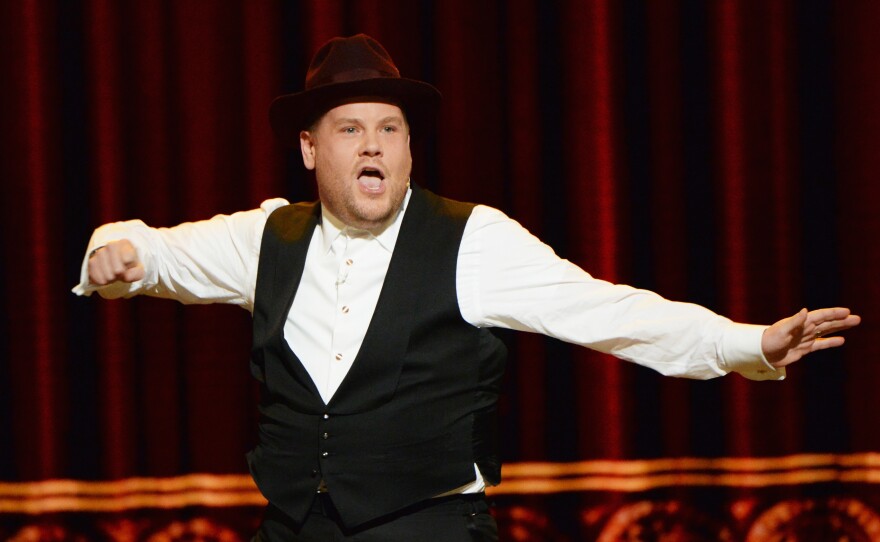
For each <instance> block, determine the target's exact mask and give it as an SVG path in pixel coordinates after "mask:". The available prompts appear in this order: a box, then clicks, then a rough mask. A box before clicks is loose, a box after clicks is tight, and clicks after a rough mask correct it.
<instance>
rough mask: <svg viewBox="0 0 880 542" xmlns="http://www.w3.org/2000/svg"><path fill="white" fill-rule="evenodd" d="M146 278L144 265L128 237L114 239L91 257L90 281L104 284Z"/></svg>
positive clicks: (99, 284) (98, 284)
mask: <svg viewBox="0 0 880 542" xmlns="http://www.w3.org/2000/svg"><path fill="white" fill-rule="evenodd" d="M142 278H144V266H143V265H142V264H141V262H140V260H139V259H138V255H137V250H135V248H134V245H132V244H131V242H130V241H129V240H128V239H121V240H119V241H112V242H110V243H107V244H106V245H104V246H103V247H101V248H99V249H97V250H95V251H94V252H93V253H92V255H91V257H89V282H90V283H91V284H95V285H97V286H104V285H107V284H110V283H113V282H117V281H122V282H135V281H138V280H141V279H142Z"/></svg>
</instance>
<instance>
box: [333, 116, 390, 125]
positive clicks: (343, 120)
mask: <svg viewBox="0 0 880 542" xmlns="http://www.w3.org/2000/svg"><path fill="white" fill-rule="evenodd" d="M394 122H396V123H399V124H403V123H404V121H403V117H402V116H400V115H391V116H388V117H385V118H383V119H379V124H389V123H394ZM363 123H364V119H361V118H357V117H346V118H341V119H336V120H335V121H333V124H337V125H339V124H363Z"/></svg>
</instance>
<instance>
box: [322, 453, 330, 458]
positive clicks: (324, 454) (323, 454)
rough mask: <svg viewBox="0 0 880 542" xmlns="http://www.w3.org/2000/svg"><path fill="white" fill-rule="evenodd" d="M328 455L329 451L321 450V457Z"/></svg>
mask: <svg viewBox="0 0 880 542" xmlns="http://www.w3.org/2000/svg"><path fill="white" fill-rule="evenodd" d="M329 455H330V452H322V453H321V457H328V456H329Z"/></svg>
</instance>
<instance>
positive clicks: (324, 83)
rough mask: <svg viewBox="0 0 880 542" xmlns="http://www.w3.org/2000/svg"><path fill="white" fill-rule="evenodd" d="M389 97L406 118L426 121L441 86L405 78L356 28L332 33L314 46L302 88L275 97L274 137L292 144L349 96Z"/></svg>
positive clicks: (271, 117)
mask: <svg viewBox="0 0 880 542" xmlns="http://www.w3.org/2000/svg"><path fill="white" fill-rule="evenodd" d="M362 99H366V100H370V101H381V100H388V101H390V102H392V103H396V104H398V105H400V107H401V108H402V109H403V110H404V113H405V114H406V115H407V119H408V120H409V122H410V124H414V123H415V124H419V125H422V123H424V122H429V121H430V119H431V117H432V116H433V115H434V114H435V113H436V111H437V108H438V107H439V105H440V91H439V90H437V89H436V88H434V87H433V86H432V85H429V84H428V83H424V82H422V81H416V80H415V79H406V78H404V77H401V76H400V71H399V70H398V69H397V66H395V65H394V61H393V60H391V56H390V55H389V54H388V52H387V51H386V50H385V48H384V47H382V45H381V44H380V43H379V42H378V41H376V40H374V39H373V38H371V37H370V36H367V35H366V34H358V35H356V36H351V37H348V38H333V39H331V40H330V41H328V42H327V43H325V44H324V45H322V46H321V48H320V49H318V52H317V53H315V56H314V57H313V58H312V63H311V65H310V66H309V71H308V73H307V74H306V83H305V90H303V91H302V92H297V93H294V94H285V95H284V96H279V97H277V98H275V100H274V101H273V102H272V105H271V107H270V108H269V121H270V123H271V124H272V129H273V130H274V131H275V134H276V135H277V136H278V138H279V139H280V140H281V141H282V142H283V143H284V144H286V145H291V146H296V145H298V143H299V133H300V131H301V130H305V129H307V128H308V127H309V125H311V124H312V123H313V122H314V121H316V120H318V119H319V118H320V117H321V115H323V114H324V113H326V112H327V111H329V110H330V109H332V108H334V107H336V106H337V105H342V104H344V103H350V102H351V101H364V100H362Z"/></svg>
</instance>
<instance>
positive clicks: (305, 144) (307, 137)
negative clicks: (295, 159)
mask: <svg viewBox="0 0 880 542" xmlns="http://www.w3.org/2000/svg"><path fill="white" fill-rule="evenodd" d="M299 149H300V151H302V157H303V165H304V166H306V169H315V142H314V140H313V139H312V134H310V133H309V132H307V131H305V130H303V131H302V132H300V133H299Z"/></svg>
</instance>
